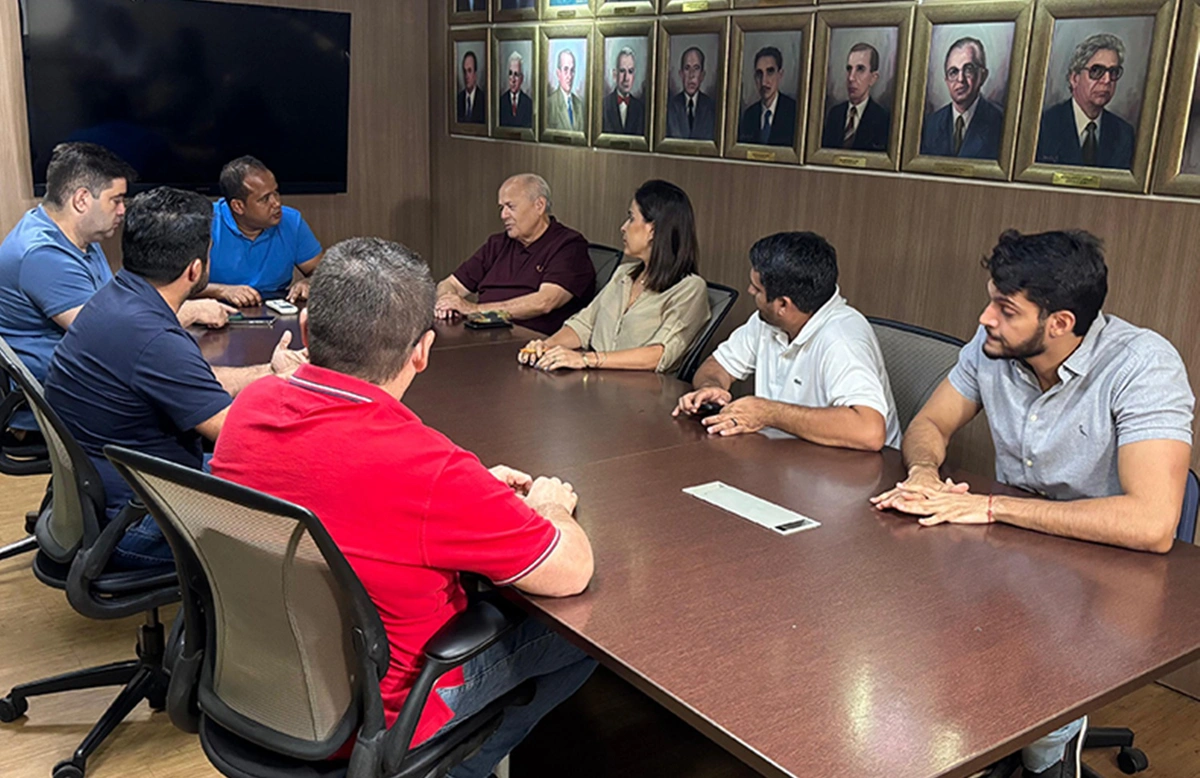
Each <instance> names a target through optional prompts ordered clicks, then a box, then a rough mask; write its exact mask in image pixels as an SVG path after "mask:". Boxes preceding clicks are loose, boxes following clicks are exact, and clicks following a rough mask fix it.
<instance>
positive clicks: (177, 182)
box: [10, 0, 350, 196]
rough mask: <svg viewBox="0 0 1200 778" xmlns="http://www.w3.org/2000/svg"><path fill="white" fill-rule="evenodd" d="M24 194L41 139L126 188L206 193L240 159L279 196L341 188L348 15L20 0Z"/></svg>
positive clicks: (46, 148)
mask: <svg viewBox="0 0 1200 778" xmlns="http://www.w3.org/2000/svg"><path fill="white" fill-rule="evenodd" d="M10 1H11V0H10ZM21 11H22V14H23V19H22V41H23V45H24V57H25V98H26V104H27V106H28V112H29V136H30V145H31V146H32V152H33V182H34V190H35V192H36V193H37V194H38V195H39V196H40V195H43V194H45V189H46V166H47V163H48V162H49V159H50V152H51V150H52V149H53V148H54V146H55V144H58V143H61V142H63V141H73V140H75V141H91V142H93V143H99V144H101V145H104V146H106V147H108V148H110V149H111V150H113V151H115V152H116V153H117V154H119V155H121V156H122V157H124V158H125V159H126V160H127V161H128V162H129V163H130V164H132V165H133V166H134V167H135V168H136V169H137V171H138V173H139V178H140V187H139V188H144V187H148V186H157V185H160V184H169V185H171V186H177V187H181V188H187V189H194V190H197V191H200V192H206V193H213V192H216V191H217V179H218V176H219V174H220V171H221V166H222V165H224V164H225V163H226V162H228V161H229V160H231V159H234V158H235V157H239V156H241V155H243V154H252V155H254V156H256V157H258V158H259V159H261V160H262V161H263V162H265V163H266V165H267V166H268V167H270V168H271V169H272V171H274V173H275V176H276V178H277V179H278V180H279V184H280V188H281V189H282V190H283V191H285V192H290V193H298V194H299V193H313V192H344V191H346V141H347V123H348V119H349V105H350V14H348V13H336V12H329V11H308V10H297V9H289V8H274V7H267V6H256V5H243V4H233V3H217V2H204V1H203V0H21Z"/></svg>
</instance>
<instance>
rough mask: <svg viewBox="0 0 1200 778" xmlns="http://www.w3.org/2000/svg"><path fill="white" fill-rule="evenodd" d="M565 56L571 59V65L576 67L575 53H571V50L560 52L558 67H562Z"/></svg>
mask: <svg viewBox="0 0 1200 778" xmlns="http://www.w3.org/2000/svg"><path fill="white" fill-rule="evenodd" d="M564 54H565V55H567V56H568V57H570V58H571V64H572V65H575V52H573V51H571V50H570V49H563V50H562V51H560V52H558V66H559V67H560V68H561V67H562V58H563V55H564Z"/></svg>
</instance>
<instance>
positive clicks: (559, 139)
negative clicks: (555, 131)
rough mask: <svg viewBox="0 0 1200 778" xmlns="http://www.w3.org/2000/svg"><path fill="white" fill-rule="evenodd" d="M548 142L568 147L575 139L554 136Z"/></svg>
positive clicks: (566, 136)
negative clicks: (563, 144)
mask: <svg viewBox="0 0 1200 778" xmlns="http://www.w3.org/2000/svg"><path fill="white" fill-rule="evenodd" d="M550 140H552V141H554V142H555V143H565V144H567V145H568V146H570V145H571V144H572V143H574V142H575V139H574V138H572V137H571V136H570V135H555V136H554V137H553V138H551V139H550Z"/></svg>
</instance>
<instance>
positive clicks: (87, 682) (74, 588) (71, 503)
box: [0, 355, 179, 778]
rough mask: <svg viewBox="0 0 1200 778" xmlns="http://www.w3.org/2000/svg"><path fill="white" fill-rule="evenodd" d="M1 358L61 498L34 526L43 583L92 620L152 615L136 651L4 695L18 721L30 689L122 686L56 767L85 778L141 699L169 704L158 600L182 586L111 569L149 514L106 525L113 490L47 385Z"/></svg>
mask: <svg viewBox="0 0 1200 778" xmlns="http://www.w3.org/2000/svg"><path fill="white" fill-rule="evenodd" d="M0 358H3V359H4V360H5V370H6V372H7V371H10V370H11V373H10V377H11V378H12V379H13V381H14V383H15V384H16V385H17V387H18V388H19V389H20V390H21V391H22V392H23V393H24V394H25V397H26V398H28V400H29V403H30V407H31V410H32V411H33V415H34V418H35V419H36V420H37V423H38V426H39V427H40V428H41V430H42V434H43V435H44V436H45V439H46V445H47V449H48V451H49V454H50V464H51V468H52V475H51V486H52V489H53V495H54V496H53V500H52V503H51V505H50V508H49V510H46V511H43V512H42V514H41V515H40V516H39V517H38V521H37V526H36V527H35V528H34V535H35V537H36V539H37V546H38V553H37V556H35V557H34V560H33V573H34V575H35V576H37V578H38V580H40V581H41V582H42V583H44V584H46V585H48V586H52V587H54V588H56V589H62V590H64V591H65V592H66V594H67V601H68V602H69V603H70V604H71V607H72V608H74V609H75V610H76V611H78V612H79V613H80V614H82V615H83V616H86V617H88V618H92V619H120V618H125V617H126V616H131V615H134V614H137V613H145V614H146V623H145V624H144V625H143V626H142V627H140V628H139V630H138V644H137V659H132V660H129V661H125V662H114V663H111V664H107V665H103V666H101V667H93V668H90V669H87V670H78V671H75V672H70V673H64V674H62V675H58V676H54V677H52V678H45V679H43V680H40V681H34V682H32V683H25V684H20V685H19V686H14V687H13V688H12V690H11V691H10V692H9V693H8V696H6V697H4V698H3V699H0V722H11V721H15V720H16V719H18V718H20V717H21V716H23V715H25V711H26V710H27V709H28V707H29V703H28V699H29V698H30V697H37V696H41V695H43V694H54V693H57V692H65V691H71V690H75V689H92V688H96V687H100V686H117V685H123V686H124V688H123V689H122V690H121V692H120V693H119V694H118V695H117V697H116V699H115V700H113V702H112V704H111V705H110V706H109V708H108V710H106V711H105V712H104V715H103V716H101V718H100V720H99V721H98V722H97V723H96V725H95V726H94V727H93V728H92V730H91V732H89V733H88V735H87V737H85V738H84V739H83V742H82V743H81V744H80V745H79V748H77V749H76V750H75V753H74V754H73V755H72V756H71V758H70V759H67V760H65V761H62V762H59V763H58V764H57V765H55V766H54V770H53V775H54V778H82V776H83V774H84V771H85V770H86V765H87V759H88V757H89V756H90V755H91V754H92V752H93V751H95V750H96V748H97V747H98V746H99V745H100V744H101V743H102V742H103V741H104V739H105V738H107V737H108V735H109V734H110V733H111V732H112V731H113V730H114V729H115V728H116V726H117V725H118V724H120V723H121V721H122V720H123V719H124V718H125V717H126V716H127V715H129V712H130V711H132V710H133V709H134V708H135V707H136V706H137V705H138V703H140V702H141V701H142V700H148V701H149V703H150V706H151V707H152V708H154V709H156V710H161V709H162V708H163V707H164V706H165V704H166V692H167V675H166V672H165V671H164V670H163V628H162V624H161V623H160V622H159V620H158V608H159V607H161V606H163V605H166V604H168V603H171V602H174V601H176V600H178V599H179V584H178V582H177V580H176V577H175V568H174V567H166V568H160V569H157V570H147V571H132V572H116V573H108V572H105V567H106V566H107V564H108V561H109V558H110V557H111V555H112V553H113V550H114V549H115V548H116V546H117V542H118V541H120V539H121V537H122V536H123V535H124V534H125V530H126V528H128V527H129V526H130V525H131V524H132V523H133V522H135V521H137V520H139V519H140V518H142V517H143V516H144V515H145V510H144V509H142V508H141V506H139V505H134V504H130V505H129V506H127V507H126V509H125V510H123V511H122V512H121V513H120V514H119V515H118V516H117V517H116V518H115V519H113V521H111V522H110V523H109V524H108V525H107V526H106V527H104V528H103V529H101V526H100V525H101V517H103V516H104V506H105V495H104V487H103V484H102V483H101V481H100V476H99V475H98V474H97V472H96V468H95V466H94V465H93V464H92V461H91V460H90V459H88V457H87V455H86V454H84V452H83V449H81V448H80V447H79V444H78V443H76V442H75V439H74V438H73V437H71V435H70V433H69V432H68V431H67V429H66V427H65V426H64V425H63V422H62V420H61V419H60V418H59V417H58V414H56V413H55V412H54V409H52V408H51V407H50V406H49V405H48V404H47V403H46V397H45V395H44V394H43V393H42V387H41V385H40V384H39V383H38V382H37V380H36V379H35V378H34V377H33V376H32V375H31V374H30V373H29V371H28V370H26V369H25V366H24V365H23V364H21V363H20V361H19V360H18V361H16V362H15V363H10V362H9V361H8V360H7V355H3V356H0Z"/></svg>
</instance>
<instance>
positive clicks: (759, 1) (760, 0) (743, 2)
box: [733, 0, 844, 9]
mask: <svg viewBox="0 0 1200 778" xmlns="http://www.w3.org/2000/svg"><path fill="white" fill-rule="evenodd" d="M838 1H839V2H843V1H844V0H838ZM816 4H817V0H733V7H734V8H739V9H740V8H784V7H786V6H789V5H816Z"/></svg>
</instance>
